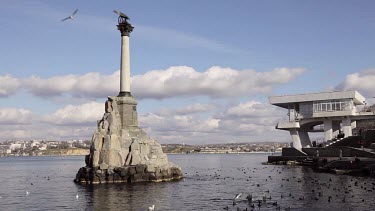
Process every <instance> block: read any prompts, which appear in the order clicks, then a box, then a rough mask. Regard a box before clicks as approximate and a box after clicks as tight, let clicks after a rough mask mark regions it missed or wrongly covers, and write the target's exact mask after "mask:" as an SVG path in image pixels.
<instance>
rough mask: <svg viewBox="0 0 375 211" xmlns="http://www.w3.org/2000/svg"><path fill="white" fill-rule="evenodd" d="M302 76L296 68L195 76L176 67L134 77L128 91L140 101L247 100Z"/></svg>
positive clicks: (217, 71)
mask: <svg viewBox="0 0 375 211" xmlns="http://www.w3.org/2000/svg"><path fill="white" fill-rule="evenodd" d="M302 72H303V69H298V68H296V69H288V68H276V69H274V70H272V71H270V72H256V71H255V70H241V71H239V70H234V69H230V68H222V67H217V66H214V67H211V68H209V69H208V70H206V71H205V72H198V71H196V70H194V69H193V68H191V67H186V66H177V67H170V68H168V69H167V70H153V71H149V72H147V73H145V74H144V75H137V76H134V77H133V81H132V82H133V83H132V87H133V89H134V93H135V96H139V97H141V98H159V99H162V98H168V97H175V96H209V97H218V98H220V97H233V96H241V95H247V96H249V95H254V94H264V93H269V92H270V91H271V90H272V88H273V87H274V86H277V85H280V84H284V83H287V82H289V81H291V80H293V79H294V78H295V77H297V76H298V75H300V74H301V73H302Z"/></svg>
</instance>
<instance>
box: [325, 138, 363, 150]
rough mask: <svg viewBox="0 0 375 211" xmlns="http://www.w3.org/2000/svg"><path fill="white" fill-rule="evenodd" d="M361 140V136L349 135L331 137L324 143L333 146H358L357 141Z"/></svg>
mask: <svg viewBox="0 0 375 211" xmlns="http://www.w3.org/2000/svg"><path fill="white" fill-rule="evenodd" d="M360 140H362V137H361V136H349V137H346V138H342V139H332V140H330V141H327V142H326V143H325V147H330V146H335V147H343V146H345V147H354V148H360V147H361V146H360V144H359V141H360Z"/></svg>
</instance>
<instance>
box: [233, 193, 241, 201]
mask: <svg viewBox="0 0 375 211" xmlns="http://www.w3.org/2000/svg"><path fill="white" fill-rule="evenodd" d="M241 196H242V193H239V194H237V195H236V197H234V199H233V200H237V199H239V198H240V197H241Z"/></svg>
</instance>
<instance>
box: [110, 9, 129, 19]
mask: <svg viewBox="0 0 375 211" xmlns="http://www.w3.org/2000/svg"><path fill="white" fill-rule="evenodd" d="M113 12H114V13H116V14H117V15H119V16H120V17H122V18H125V19H126V20H130V18H129V17H128V16H127V15H125V14H124V13H122V12H120V11H117V10H113Z"/></svg>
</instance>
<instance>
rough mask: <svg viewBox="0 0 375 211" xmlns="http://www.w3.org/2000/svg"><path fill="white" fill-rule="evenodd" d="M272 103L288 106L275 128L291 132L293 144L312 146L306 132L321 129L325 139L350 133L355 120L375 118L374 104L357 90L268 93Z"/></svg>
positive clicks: (296, 146) (298, 147) (354, 125)
mask: <svg viewBox="0 0 375 211" xmlns="http://www.w3.org/2000/svg"><path fill="white" fill-rule="evenodd" d="M269 102H270V103H271V104H272V105H275V106H278V107H281V108H285V109H287V115H288V120H287V121H284V122H279V123H278V124H277V125H276V129H280V130H287V131H289V132H290V135H291V137H292V141H293V147H294V148H296V149H298V150H300V151H301V149H302V148H304V147H310V146H312V143H311V140H310V137H309V132H324V140H325V141H329V140H332V139H333V138H336V137H337V136H340V135H341V136H345V137H348V136H352V133H353V129H355V128H356V126H357V122H358V121H363V120H375V115H374V109H373V107H367V106H365V105H366V101H365V98H364V97H363V96H362V95H361V94H360V93H358V92H357V91H335V92H320V93H310V94H297V95H283V96H271V97H269ZM339 134H340V135H339Z"/></svg>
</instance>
